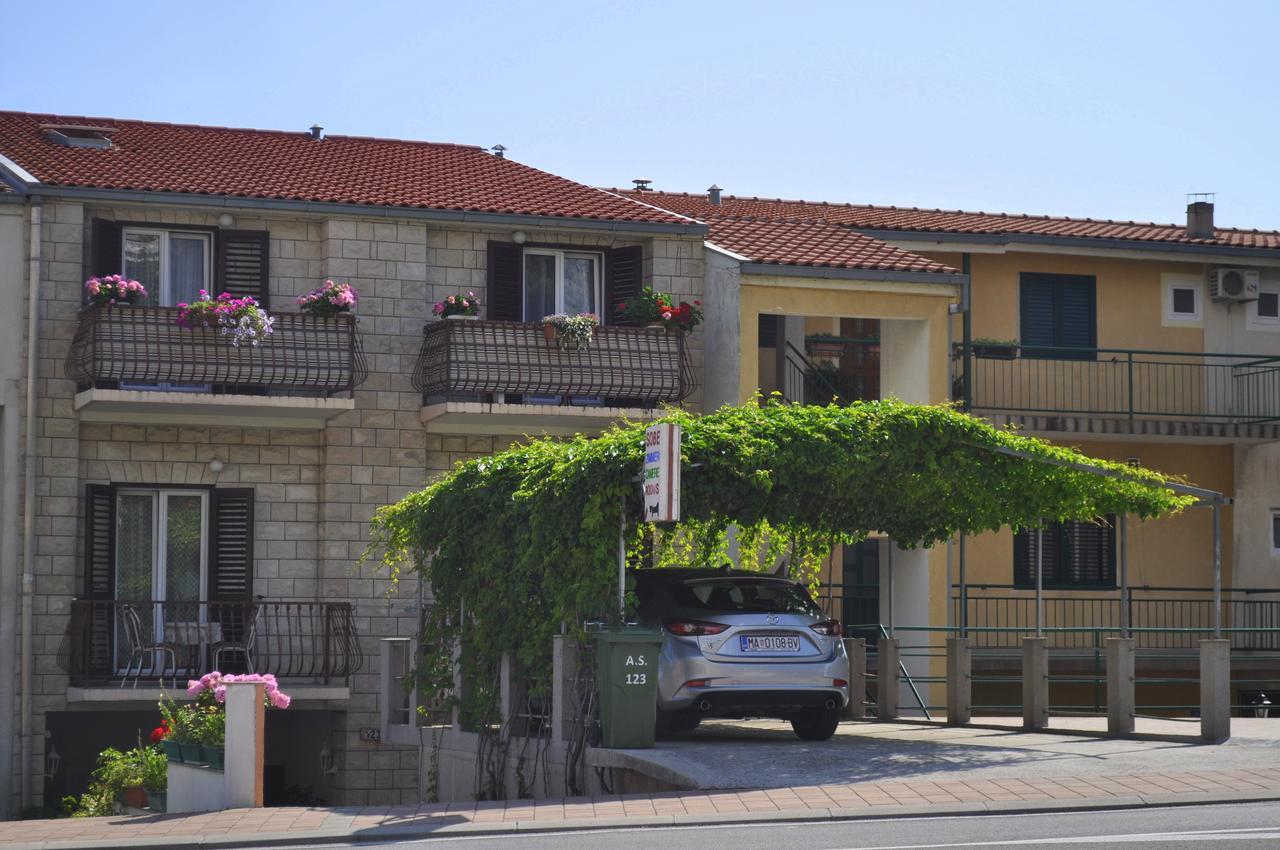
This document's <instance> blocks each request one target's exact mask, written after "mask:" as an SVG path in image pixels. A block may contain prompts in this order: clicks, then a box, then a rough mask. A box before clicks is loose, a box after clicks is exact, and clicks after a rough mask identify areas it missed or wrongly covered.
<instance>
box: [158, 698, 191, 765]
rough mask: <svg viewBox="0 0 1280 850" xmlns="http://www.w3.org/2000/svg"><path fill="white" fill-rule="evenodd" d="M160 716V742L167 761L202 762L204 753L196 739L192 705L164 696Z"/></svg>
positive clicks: (161, 701)
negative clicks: (162, 733) (162, 730)
mask: <svg viewBox="0 0 1280 850" xmlns="http://www.w3.org/2000/svg"><path fill="white" fill-rule="evenodd" d="M160 716H161V717H162V718H163V720H161V725H160V727H158V728H159V729H164V730H165V734H164V735H162V736H161V742H160V743H161V745H162V746H163V748H164V753H165V755H166V756H167V757H168V758H169V761H176V762H185V763H187V764H204V753H202V752H201V750H200V742H199V741H198V740H196V734H195V720H196V714H195V713H194V711H193V710H192V706H189V705H178V704H177V703H176V702H174V701H173V700H172V699H170V698H168V697H165V698H164V699H161V700H160ZM156 731H157V730H152V732H151V734H152V735H153V736H154V735H155V733H156ZM175 755H176V756H177V757H176V758H174V756H175Z"/></svg>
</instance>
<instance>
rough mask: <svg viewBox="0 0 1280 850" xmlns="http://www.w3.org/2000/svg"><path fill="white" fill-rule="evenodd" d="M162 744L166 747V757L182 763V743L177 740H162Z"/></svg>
mask: <svg viewBox="0 0 1280 850" xmlns="http://www.w3.org/2000/svg"><path fill="white" fill-rule="evenodd" d="M160 746H161V747H163V748H164V755H165V758H167V759H169V761H175V762H178V763H179V764H181V763H182V745H181V744H179V743H178V742H177V741H168V740H165V741H161V742H160Z"/></svg>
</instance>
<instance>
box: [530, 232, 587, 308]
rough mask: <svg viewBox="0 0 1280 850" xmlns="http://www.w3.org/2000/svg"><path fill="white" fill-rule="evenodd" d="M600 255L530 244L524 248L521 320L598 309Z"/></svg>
mask: <svg viewBox="0 0 1280 850" xmlns="http://www.w3.org/2000/svg"><path fill="white" fill-rule="evenodd" d="M600 266H601V255H600V254H594V253H585V252H579V251H559V250H552V249H548V248H529V249H527V250H526V251H525V252H524V320H525V321H526V322H537V321H540V320H541V319H542V317H543V316H548V315H551V314H552V313H568V314H569V315H574V314H577V313H596V314H597V315H598V314H599V313H600V298H601V292H600V279H601V274H600Z"/></svg>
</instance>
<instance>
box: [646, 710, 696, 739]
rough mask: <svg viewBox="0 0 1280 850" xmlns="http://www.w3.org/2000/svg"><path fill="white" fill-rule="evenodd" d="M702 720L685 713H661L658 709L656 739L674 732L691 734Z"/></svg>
mask: <svg viewBox="0 0 1280 850" xmlns="http://www.w3.org/2000/svg"><path fill="white" fill-rule="evenodd" d="M700 722H702V718H701V717H699V716H698V715H696V714H691V713H689V712H685V711H663V710H662V709H658V722H657V728H656V729H655V732H656V737H658V738H665V737H667V736H668V735H671V734H672V733H676V732H692V731H693V730H694V729H697V728H698V724H699V723H700Z"/></svg>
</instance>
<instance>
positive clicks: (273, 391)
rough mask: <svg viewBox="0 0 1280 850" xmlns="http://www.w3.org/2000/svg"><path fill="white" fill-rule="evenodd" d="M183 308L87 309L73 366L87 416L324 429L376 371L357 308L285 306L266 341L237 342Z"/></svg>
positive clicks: (79, 406) (70, 372)
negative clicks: (195, 323) (180, 318)
mask: <svg viewBox="0 0 1280 850" xmlns="http://www.w3.org/2000/svg"><path fill="white" fill-rule="evenodd" d="M177 315H178V310H177V308H176V307H139V306H133V307H120V306H117V307H102V306H94V307H89V308H86V309H85V310H83V311H82V312H81V313H80V322H79V326H78V327H77V329H76V335H75V338H74V339H73V341H72V343H71V350H70V352H69V353H68V355H67V361H66V375H67V377H68V378H70V379H71V380H73V381H75V382H76V387H77V394H76V398H75V407H76V410H77V411H79V412H80V418H81V419H82V420H84V421H86V422H139V423H163V424H195V425H209V424H227V425H255V426H260V427H286V428H287V427H295V428H315V427H322V426H323V424H324V422H325V421H326V420H327V419H329V418H331V417H333V416H336V415H337V414H339V413H341V412H343V411H345V410H351V409H352V408H353V407H354V405H355V402H354V399H352V398H351V397H350V396H351V394H352V391H353V390H354V389H355V387H357V386H359V385H360V383H361V382H362V381H363V380H364V378H365V375H366V369H365V362H364V355H363V353H362V351H361V349H360V337H359V334H358V333H357V332H356V319H355V317H354V316H351V315H341V316H332V317H318V316H306V315H302V314H300V313H280V314H277V315H276V317H275V319H276V322H275V331H274V333H272V335H271V336H270V337H268V338H267V339H266V341H265V342H263V343H262V345H261V346H259V347H257V348H253V347H250V346H242V347H240V348H235V347H233V346H232V345H231V343H230V341H229V340H228V339H227V338H226V337H224V336H222V335H221V334H220V333H219V332H218V331H217V330H213V329H205V328H195V329H186V328H181V327H179V326H178V325H177V322H176V319H177ZM343 393H345V394H346V395H347V396H348V397H346V398H339V397H337V396H338V395H339V394H343Z"/></svg>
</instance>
